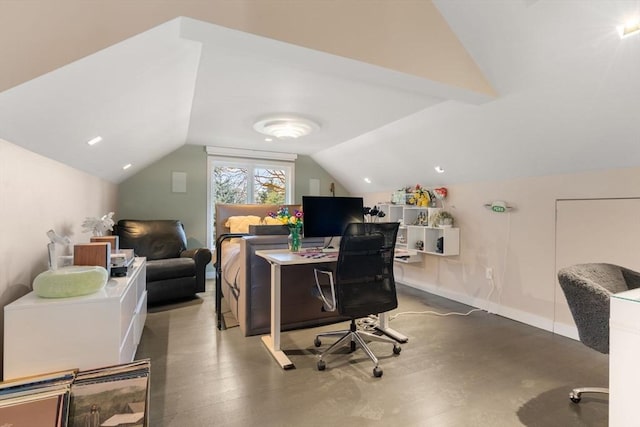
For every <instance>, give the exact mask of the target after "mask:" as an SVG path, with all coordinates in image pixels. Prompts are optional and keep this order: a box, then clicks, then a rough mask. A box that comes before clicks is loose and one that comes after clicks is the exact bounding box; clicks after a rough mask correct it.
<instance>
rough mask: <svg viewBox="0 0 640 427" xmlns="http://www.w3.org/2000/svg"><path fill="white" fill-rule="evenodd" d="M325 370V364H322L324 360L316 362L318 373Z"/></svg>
mask: <svg viewBox="0 0 640 427" xmlns="http://www.w3.org/2000/svg"><path fill="white" fill-rule="evenodd" d="M326 368H327V364H326V363H324V360H319V361H318V371H324V370H325V369H326Z"/></svg>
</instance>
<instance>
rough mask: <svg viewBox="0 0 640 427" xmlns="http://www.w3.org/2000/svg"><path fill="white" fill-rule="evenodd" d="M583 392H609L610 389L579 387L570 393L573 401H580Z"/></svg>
mask: <svg viewBox="0 0 640 427" xmlns="http://www.w3.org/2000/svg"><path fill="white" fill-rule="evenodd" d="M583 393H604V394H609V389H608V388H603V387H578V388H574V389H573V390H571V393H569V399H571V401H572V402H573V403H579V402H580V400H582V394H583Z"/></svg>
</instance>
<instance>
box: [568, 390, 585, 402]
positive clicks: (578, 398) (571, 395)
mask: <svg viewBox="0 0 640 427" xmlns="http://www.w3.org/2000/svg"><path fill="white" fill-rule="evenodd" d="M569 399H571V401H572V402H573V403H580V401H581V400H582V396H580V394H578V393H573V392H571V393H569Z"/></svg>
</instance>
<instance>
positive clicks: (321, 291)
mask: <svg viewBox="0 0 640 427" xmlns="http://www.w3.org/2000/svg"><path fill="white" fill-rule="evenodd" d="M318 274H326V275H327V277H328V278H329V286H327V285H324V286H323V285H321V284H320V279H319V277H318ZM313 276H314V277H315V279H316V290H317V292H318V293H317V295H316V296H317V297H318V298H319V299H321V300H322V307H323V308H324V310H325V311H335V310H336V305H337V304H336V288H335V284H334V281H333V272H332V271H331V270H329V269H325V268H314V269H313ZM327 288H329V289H330V290H331V301H329V300H327V295H325V294H326V289H327Z"/></svg>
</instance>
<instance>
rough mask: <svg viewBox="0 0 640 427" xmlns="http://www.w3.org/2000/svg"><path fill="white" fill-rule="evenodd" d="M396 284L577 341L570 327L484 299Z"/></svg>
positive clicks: (433, 287) (409, 283) (407, 282)
mask: <svg viewBox="0 0 640 427" xmlns="http://www.w3.org/2000/svg"><path fill="white" fill-rule="evenodd" d="M397 282H398V283H400V284H403V285H406V286H409V287H412V288H414V289H419V290H421V291H424V292H428V293H430V294H434V295H437V296H440V297H443V298H447V299H450V300H453V301H457V302H459V303H462V304H466V305H469V306H471V307H475V308H479V309H481V310H485V311H487V312H488V313H491V314H496V315H498V316H502V317H505V318H507V319H511V320H515V321H516V322H520V323H524V324H526V325H529V326H533V327H535V328H538V329H542V330H545V331H549V332H552V333H555V334H558V335H562V336H564V337H567V338H571V339H575V340H578V332H577V329H576V328H575V326H574V327H572V326H570V325H565V324H561V323H557V322H554V321H553V320H551V319H547V318H544V317H542V316H536V315H535V314H531V313H527V312H525V311H522V310H516V309H513V308H509V307H505V306H502V305H500V304H498V303H496V302H493V301H487V300H486V299H482V298H477V297H472V296H469V295H465V294H462V293H460V292H454V291H451V290H448V289H443V288H441V287H439V286H436V285H432V284H429V283H418V282H414V281H411V280H404V279H403V280H397Z"/></svg>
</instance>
